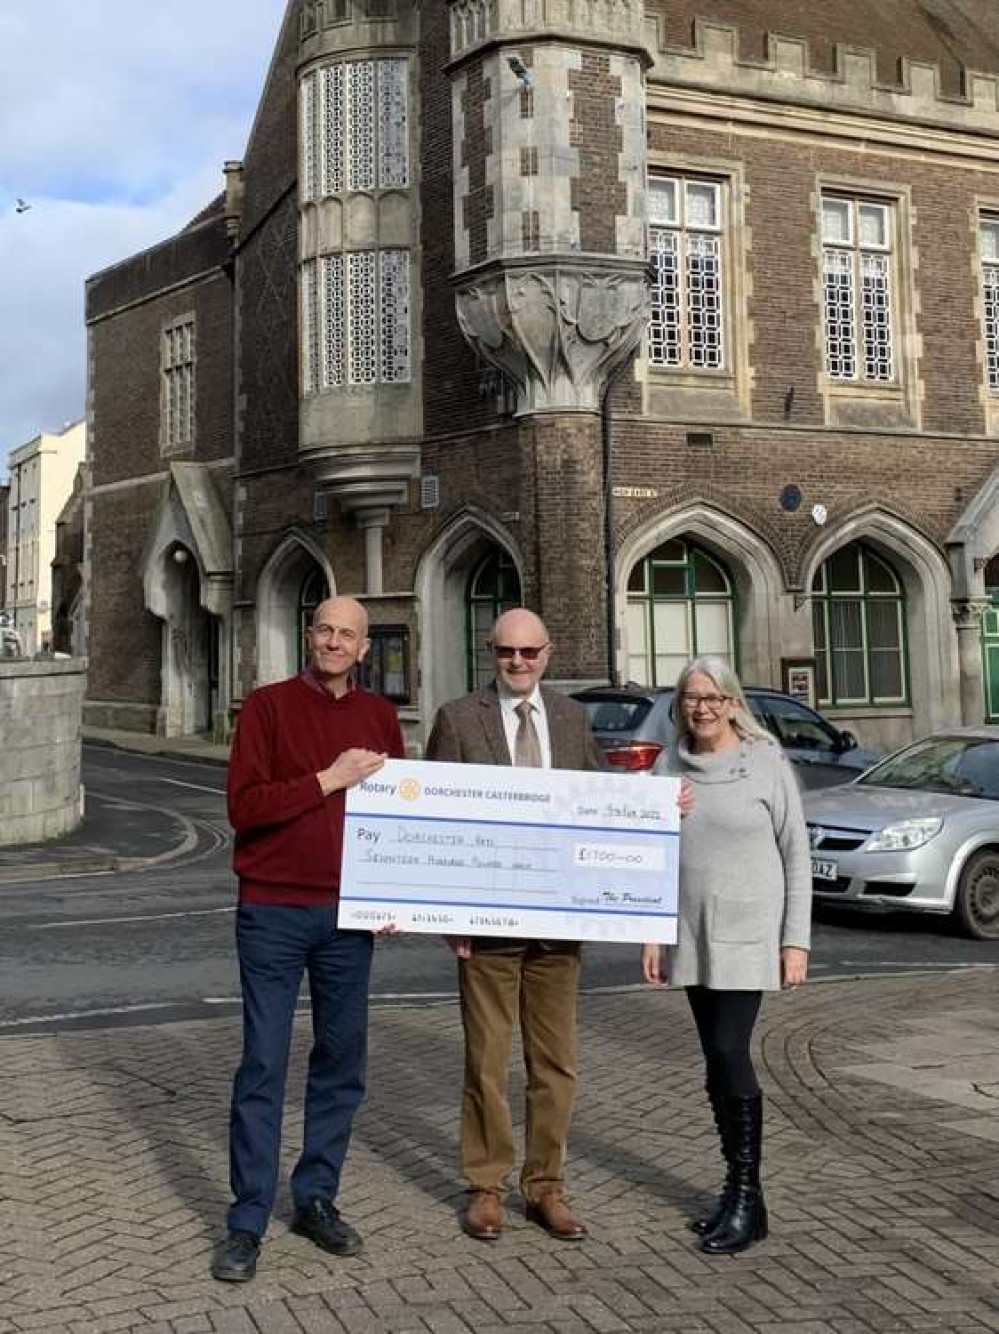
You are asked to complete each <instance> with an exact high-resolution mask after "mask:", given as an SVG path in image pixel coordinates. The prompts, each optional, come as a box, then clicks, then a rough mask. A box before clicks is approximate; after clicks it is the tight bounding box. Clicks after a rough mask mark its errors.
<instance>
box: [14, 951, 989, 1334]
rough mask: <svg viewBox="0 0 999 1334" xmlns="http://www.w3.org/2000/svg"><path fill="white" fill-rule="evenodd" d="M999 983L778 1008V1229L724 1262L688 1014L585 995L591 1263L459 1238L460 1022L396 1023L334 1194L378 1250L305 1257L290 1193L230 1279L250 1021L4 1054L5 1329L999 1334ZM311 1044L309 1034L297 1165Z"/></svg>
mask: <svg viewBox="0 0 999 1334" xmlns="http://www.w3.org/2000/svg"><path fill="white" fill-rule="evenodd" d="M395 947H396V946H395V945H394V944H389V945H387V946H386V948H395ZM399 947H404V945H400V946H399ZM996 991H997V977H996V973H995V971H994V970H991V969H981V970H978V969H976V970H970V971H966V972H962V973H954V974H949V975H945V976H940V975H934V976H932V977H906V978H891V979H878V980H867V981H860V982H854V981H849V982H830V983H823V984H821V985H815V986H812V987H809V988H805V989H803V990H801V991H799V992H797V993H795V994H794V995H788V996H780V997H774V998H772V999H770V1000H769V1001H768V1002H767V1004H766V1006H765V1008H764V1015H763V1019H762V1020H761V1024H760V1028H759V1037H760V1065H761V1072H762V1076H763V1079H764V1082H765V1088H766V1093H767V1095H768V1114H767V1150H766V1159H765V1167H766V1172H765V1175H766V1184H767V1195H768V1202H769V1205H770V1213H771V1220H772V1234H771V1237H770V1240H769V1241H768V1242H767V1243H765V1244H764V1245H762V1246H759V1247H756V1248H754V1249H752V1250H751V1251H749V1252H747V1253H746V1254H744V1255H742V1256H739V1257H735V1258H728V1257H720V1258H711V1257H707V1256H703V1255H701V1254H700V1253H699V1252H698V1251H697V1250H696V1249H695V1247H694V1241H693V1238H692V1235H691V1234H690V1233H689V1232H688V1231H687V1230H686V1227H685V1221H686V1219H687V1217H688V1215H689V1214H690V1212H691V1211H692V1210H693V1209H696V1208H697V1207H699V1206H700V1205H702V1204H704V1203H705V1200H706V1194H707V1192H708V1191H709V1190H710V1189H712V1188H713V1187H714V1185H715V1184H716V1182H717V1178H718V1165H717V1155H716V1151H715V1146H714V1142H713V1134H712V1132H711V1130H710V1127H709V1121H708V1114H707V1109H706V1107H705V1105H704V1102H703V1095H702V1093H701V1089H700V1084H701V1077H700V1072H699V1064H698V1060H697V1056H696V1051H695V1039H694V1034H693V1030H692V1026H691V1024H690V1021H689V1019H688V1017H687V1013H686V1007H685V1002H684V1000H683V998H682V996H679V995H676V994H671V993H661V992H660V993H656V992H651V991H644V990H636V991H627V992H610V993H607V992H604V993H595V994H592V995H587V996H585V997H584V998H583V1002H582V1020H583V1023H582V1039H583V1040H582V1063H581V1064H582V1084H581V1098H580V1104H579V1109H578V1114H577V1117H576V1121H575V1133H574V1138H573V1143H572V1177H571V1185H572V1196H573V1200H574V1202H575V1203H576V1205H577V1206H578V1207H579V1209H580V1211H581V1212H583V1213H584V1214H585V1216H586V1217H587V1218H588V1220H589V1221H590V1223H591V1226H592V1234H591V1236H590V1238H589V1239H588V1240H587V1241H585V1242H584V1243H582V1244H580V1245H567V1244H565V1243H559V1242H556V1241H554V1240H552V1239H550V1238H549V1237H547V1236H546V1235H545V1234H544V1233H542V1232H541V1231H540V1230H539V1229H537V1228H535V1227H532V1226H530V1225H529V1224H527V1223H526V1222H525V1220H524V1218H523V1211H522V1207H521V1206H520V1204H519V1201H517V1200H516V1199H512V1200H511V1202H510V1225H509V1228H508V1231H507V1232H506V1233H505V1234H504V1237H503V1238H502V1240H501V1241H499V1242H498V1243H496V1244H492V1245H483V1244H482V1243H476V1242H473V1241H471V1240H469V1239H468V1238H466V1237H464V1236H463V1235H462V1233H461V1232H460V1230H459V1228H458V1226H457V1222H456V1210H457V1208H458V1205H459V1202H460V1199H461V1195H460V1187H459V1183H458V1182H457V1181H456V1177H455V1144H456V1133H457V1105H458V1091H459V1084H460V1074H461V1038H460V1028H459V1019H458V1013H457V1007H456V1005H455V1004H453V1003H447V1002H444V1003H435V1004H425V1005H419V1006H416V1005H412V1006H411V1005H406V1006H388V1005H386V1006H384V1007H381V1008H378V1009H376V1010H374V1011H373V1014H372V1058H371V1079H370V1096H369V1100H368V1102H367V1104H366V1106H365V1108H364V1110H363V1112H362V1114H361V1116H360V1118H359V1120H358V1124H357V1132H356V1135H355V1140H354V1146H353V1149H352V1154H351V1158H350V1161H349V1164H348V1170H347V1173H346V1179H345V1183H344V1191H343V1197H342V1200H341V1203H342V1205H343V1209H344V1213H345V1215H346V1216H347V1217H348V1218H349V1219H350V1220H351V1221H352V1222H354V1223H355V1224H356V1225H357V1226H358V1227H359V1228H360V1229H361V1230H362V1231H363V1233H364V1235H365V1237H366V1242H367V1244H366V1249H365V1251H364V1253H363V1254H362V1255H361V1256H359V1257H356V1258H353V1259H350V1260H342V1259H341V1260H337V1259H335V1258H333V1257H329V1256H326V1255H324V1254H322V1253H321V1252H319V1251H317V1250H316V1249H315V1248H314V1247H312V1246H311V1245H310V1244H309V1243H308V1242H307V1241H305V1240H304V1239H302V1238H300V1237H296V1236H294V1235H292V1234H291V1233H290V1232H289V1231H288V1220H289V1217H290V1202H289V1199H288V1196H287V1191H286V1187H285V1188H283V1191H282V1194H281V1197H280V1199H279V1204H278V1210H277V1217H276V1218H275V1220H274V1222H273V1224H272V1227H271V1231H270V1233H269V1235H268V1238H267V1241H266V1244H265V1247H264V1249H263V1252H262V1255H261V1260H260V1266H259V1270H258V1277H257V1279H256V1281H255V1282H254V1283H252V1284H248V1285H241V1286H226V1285H222V1284H217V1283H214V1282H213V1281H212V1280H211V1278H210V1277H209V1275H208V1264H209V1259H210V1253H211V1248H212V1245H213V1244H214V1242H216V1241H217V1240H218V1239H219V1237H220V1236H221V1223H222V1219H223V1216H224V1210H225V1206H226V1202H227V1188H226V1113H227V1101H228V1091H229V1079H230V1076H231V1072H232V1067H233V1062H234V1060H235V1057H236V1053H237V1047H238V1040H239V1025H238V1023H236V1022H234V1021H232V1020H231V1019H225V1020H218V1021H216V1020H212V1021H208V1022H199V1023H188V1024H173V1025H164V1026H158V1027H146V1028H119V1029H108V1030H103V1031H96V1032H93V1031H92V1032H74V1033H71V1034H64V1035H57V1036H44V1037H21V1038H5V1039H3V1040H0V1062H2V1065H0V1068H2V1070H3V1072H4V1077H3V1080H2V1082H0V1334H22V1332H23V1331H42V1332H43V1334H111V1331H128V1330H142V1331H145V1334H303V1332H304V1334H410V1332H411V1334H467V1331H475V1332H476V1334H500V1331H502V1332H503V1334H511V1332H512V1331H523V1334H527V1332H528V1331H530V1334H540V1332H541V1331H552V1332H554V1331H560V1332H561V1334H568V1332H569V1331H573V1332H576V1331H578V1332H579V1334H589V1332H590V1331H593V1332H595V1334H605V1332H606V1334H615V1332H616V1331H647V1332H648V1334H653V1332H655V1334H660V1332H665V1334H669V1332H672V1331H676V1334H757V1332H758V1334H765V1332H772V1334H776V1332H777V1331H780V1334H867V1332H868V1331H878V1332H881V1331H886V1332H887V1331H913V1332H915V1331H931V1330H937V1331H954V1332H955V1334H963V1332H964V1331H983V1330H996V1331H999V1283H997V1275H999V1267H997V1266H999V1164H997V1145H999V1115H997V1113H999V1025H997V1023H996V1011H997V1006H996V1000H997V995H996ZM307 1049H308V1031H307V1025H306V1024H304V1023H303V1024H301V1025H300V1027H299V1028H298V1030H297V1033H296V1047H295V1060H294V1063H293V1068H292V1074H291V1079H290V1085H289V1104H288V1105H289V1113H288V1116H287V1119H286V1143H287V1149H288V1153H287V1158H288V1165H289V1166H290V1162H291V1161H292V1160H293V1156H294V1146H295V1143H296V1141H297V1139H298V1137H299V1135H300V1132H301V1117H300V1090H301V1085H302V1079H303V1074H304V1058H305V1055H306V1053H307ZM518 1087H519V1086H518Z"/></svg>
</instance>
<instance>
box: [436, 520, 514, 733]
mask: <svg viewBox="0 0 999 1334" xmlns="http://www.w3.org/2000/svg"><path fill="white" fill-rule="evenodd" d="M500 557H501V558H502V559H500ZM491 558H492V559H494V560H495V562H496V563H495V566H494V571H495V574H494V575H490V574H489V568H490V567H489V562H490V559H491ZM507 565H509V567H510V568H511V570H512V573H511V572H508V571H507ZM522 568H523V567H522V565H521V563H520V560H519V557H518V550H517V545H516V543H515V542H514V540H513V537H512V535H511V534H510V533H508V532H507V531H506V529H505V528H504V527H503V526H502V524H499V523H497V522H496V520H495V519H493V518H492V517H491V516H490V515H487V514H484V513H483V512H482V511H480V510H477V509H472V508H469V509H466V510H463V511H461V512H460V513H458V514H456V515H455V516H454V517H453V518H452V519H451V521H450V522H449V523H448V524H447V525H446V526H445V527H444V528H443V529H442V530H441V531H440V532H439V533H438V535H437V537H436V538H435V540H434V541H433V542H432V543H431V545H430V546H429V547H428V548H427V550H426V551H425V552H424V553H423V555H422V556H421V558H420V563H419V565H418V567H417V571H416V580H415V587H416V593H417V609H418V615H419V634H420V648H419V674H420V715H421V722H422V725H423V727H424V728H425V729H429V727H430V724H431V722H432V721H433V717H434V714H435V712H436V711H437V709H438V708H439V707H440V705H441V704H443V703H444V702H445V701H446V700H449V699H455V698H457V696H459V695H462V694H464V693H465V692H466V691H467V690H468V688H469V672H470V663H469V651H468V650H469V640H470V630H469V604H470V598H469V594H470V591H471V590H472V588H473V587H474V588H475V589H476V591H477V592H480V593H481V594H482V604H481V606H479V605H478V604H477V627H478V628H477V629H476V631H475V634H476V635H477V636H478V638H479V640H480V641H481V642H482V643H483V645H484V642H485V638H486V635H487V634H488V626H485V629H483V626H484V624H485V622H486V621H487V620H489V624H491V623H492V622H491V619H489V618H490V617H492V616H493V614H494V612H495V608H496V606H497V603H499V604H501V605H502V606H505V605H506V604H507V599H508V598H509V599H511V600H512V601H511V605H514V606H516V605H519V604H520V600H521V593H522V589H523V580H522V576H521V571H522ZM479 572H481V577H480V578H479V579H476V575H477V573H479ZM514 581H515V582H514ZM491 586H492V590H491V591H490V589H491ZM494 594H495V595H496V597H495V598H494ZM487 603H488V608H487ZM473 679H474V678H473Z"/></svg>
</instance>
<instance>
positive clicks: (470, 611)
mask: <svg viewBox="0 0 999 1334" xmlns="http://www.w3.org/2000/svg"><path fill="white" fill-rule="evenodd" d="M520 605H521V591H520V575H519V574H518V573H517V567H516V565H514V563H513V561H512V560H511V559H510V557H509V556H508V555H507V553H506V552H505V551H504V550H503V549H502V547H496V546H494V547H492V548H490V550H488V551H487V552H486V554H485V556H484V557H483V558H482V559H481V560H480V561H479V563H478V564H477V565H476V566H475V568H474V569H473V570H472V573H471V575H470V576H469V580H468V591H467V593H466V595H465V626H466V645H465V649H466V658H467V663H468V689H469V690H481V689H482V688H483V686H486V685H488V684H489V682H490V681H491V680H492V679H493V675H494V673H493V660H492V655H491V654H490V652H489V649H488V648H487V647H486V641H487V640H488V638H489V631H490V630H491V629H492V626H493V622H494V621H495V620H496V618H497V616H499V615H500V614H501V613H502V612H504V611H509V609H510V608H511V607H519V606H520Z"/></svg>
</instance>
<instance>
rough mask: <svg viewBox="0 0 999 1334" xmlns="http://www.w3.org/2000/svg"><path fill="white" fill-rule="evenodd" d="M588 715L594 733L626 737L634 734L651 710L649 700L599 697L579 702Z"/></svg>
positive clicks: (609, 696)
mask: <svg viewBox="0 0 999 1334" xmlns="http://www.w3.org/2000/svg"><path fill="white" fill-rule="evenodd" d="M579 702H580V703H581V704H582V706H583V708H584V709H585V710H586V712H587V713H588V714H589V715H590V726H591V727H592V729H593V730H594V732H599V733H611V734H615V735H622V736H626V735H628V734H629V733H631V732H636V731H637V730H638V728H639V727H641V725H642V723H643V722H644V721H645V719H646V718H647V717H648V716H649V713H650V711H651V709H652V701H651V700H650V699H621V698H619V697H617V696H614V695H608V696H605V697H604V698H601V697H600V696H599V695H595V696H591V697H590V698H589V699H583V700H580V701H579Z"/></svg>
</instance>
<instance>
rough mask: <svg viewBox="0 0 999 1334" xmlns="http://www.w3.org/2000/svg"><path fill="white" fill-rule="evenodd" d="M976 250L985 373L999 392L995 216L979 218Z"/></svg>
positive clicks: (998, 220) (998, 267)
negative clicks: (979, 282)
mask: <svg viewBox="0 0 999 1334" xmlns="http://www.w3.org/2000/svg"><path fill="white" fill-rule="evenodd" d="M979 249H980V253H981V259H982V314H983V319H984V324H985V329H984V333H985V374H986V378H987V381H988V386H989V388H990V389H991V390H993V392H996V393H999V217H985V218H982V220H981V223H980V225H979Z"/></svg>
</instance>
